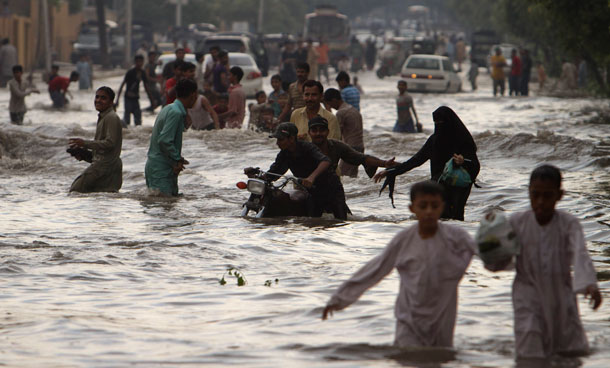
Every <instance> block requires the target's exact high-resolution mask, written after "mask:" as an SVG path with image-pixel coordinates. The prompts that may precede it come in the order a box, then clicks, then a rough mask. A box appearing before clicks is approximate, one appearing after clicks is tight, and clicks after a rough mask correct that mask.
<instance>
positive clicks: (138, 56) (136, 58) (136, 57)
mask: <svg viewBox="0 0 610 368" xmlns="http://www.w3.org/2000/svg"><path fill="white" fill-rule="evenodd" d="M133 60H134V61H138V60H142V61H144V55H136V56H134V57H133Z"/></svg>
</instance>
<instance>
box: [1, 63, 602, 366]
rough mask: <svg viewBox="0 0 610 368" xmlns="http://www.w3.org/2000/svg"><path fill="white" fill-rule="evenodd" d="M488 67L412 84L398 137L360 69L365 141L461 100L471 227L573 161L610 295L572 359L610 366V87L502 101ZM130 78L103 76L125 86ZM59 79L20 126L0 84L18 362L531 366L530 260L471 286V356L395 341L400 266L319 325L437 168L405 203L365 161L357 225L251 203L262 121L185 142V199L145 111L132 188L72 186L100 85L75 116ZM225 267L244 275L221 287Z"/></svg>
mask: <svg viewBox="0 0 610 368" xmlns="http://www.w3.org/2000/svg"><path fill="white" fill-rule="evenodd" d="M487 79H488V76H487V74H482V75H481V76H480V77H479V81H480V84H481V87H480V89H479V90H478V91H476V92H474V93H472V92H470V91H466V92H462V93H458V94H447V95H444V94H414V95H413V96H414V100H415V107H416V109H417V113H418V115H419V118H420V122H422V123H423V125H424V133H423V134H413V135H400V134H396V133H392V132H391V129H392V126H393V125H394V121H395V117H396V108H395V101H394V98H395V95H396V81H397V78H389V79H384V80H378V79H377V78H376V77H374V75H373V74H372V73H370V74H369V73H365V74H363V75H361V76H360V83H361V84H362V85H363V88H364V90H365V95H363V96H362V100H361V107H362V115H363V117H364V125H365V129H366V132H365V145H366V151H367V153H370V154H373V155H376V156H378V157H380V158H383V159H387V158H390V157H392V156H396V159H397V161H404V160H406V159H408V158H409V157H410V156H411V155H412V154H414V153H415V152H416V151H417V150H418V149H419V148H420V147H421V146H422V145H423V143H424V142H425V140H426V138H427V137H428V136H429V135H430V134H431V132H432V130H433V122H432V111H434V110H435V109H436V108H437V107H439V106H440V105H447V106H450V107H451V108H453V109H454V110H455V111H456V113H457V114H458V115H459V116H460V117H461V119H462V121H463V122H464V124H465V125H466V126H467V127H468V128H469V130H470V131H471V133H472V134H473V137H474V139H475V141H476V143H477V145H478V147H479V151H478V156H479V159H480V161H481V173H480V176H479V179H478V180H479V182H480V184H481V186H482V188H481V189H474V188H473V191H472V194H471V196H470V200H469V202H468V205H467V207H466V214H465V217H466V221H465V222H464V223H459V224H460V225H461V226H464V228H465V229H467V230H468V232H469V233H471V234H472V235H474V233H475V231H476V229H477V227H478V221H479V219H480V218H481V217H482V215H483V213H484V212H485V211H486V210H487V209H489V208H502V209H504V210H505V211H507V212H508V213H512V212H514V211H520V210H524V209H526V208H528V206H529V200H528V198H527V191H526V188H527V183H528V178H529V173H530V172H531V170H532V169H533V168H534V167H535V166H536V165H538V164H540V163H542V162H547V163H552V164H555V165H557V166H559V167H560V168H561V169H562V170H563V174H564V187H565V189H566V191H567V192H566V195H565V196H564V199H563V200H562V201H561V202H560V204H559V208H562V209H565V210H567V211H569V212H570V213H572V214H574V215H575V216H577V217H578V218H579V219H580V220H581V223H582V225H583V228H584V231H585V235H586V239H587V241H588V243H587V244H588V247H589V251H590V254H591V256H592V258H593V260H594V264H595V267H596V269H597V271H598V279H599V285H600V288H601V289H602V293H603V295H604V297H605V299H606V300H605V301H604V304H602V306H601V307H600V309H599V310H598V311H596V312H593V311H591V309H590V308H589V306H588V305H587V303H586V302H585V301H584V300H583V299H582V296H579V297H578V298H579V303H580V310H581V316H582V321H583V324H584V327H585V330H586V331H587V334H588V339H589V342H590V345H591V348H592V350H593V354H592V355H590V356H588V357H584V358H581V359H579V360H577V359H563V360H561V361H560V362H559V363H560V364H563V365H567V366H573V365H578V364H580V363H582V364H583V365H584V366H587V367H607V366H609V365H610V350H609V349H608V346H610V341H609V340H610V337H609V336H610V333H609V332H610V299H609V298H610V293H609V292H608V290H610V282H609V281H608V280H610V172H609V170H608V167H609V166H610V123H609V122H608V120H605V122H604V120H603V119H597V118H596V117H598V116H599V114H600V112H605V113H606V114H608V110H609V109H610V106H609V102H608V100H596V99H558V98H550V97H529V98H508V97H504V98H494V97H492V93H491V87H490V83H489V81H488V80H487ZM464 80H465V79H464ZM120 81H121V78H120V77H114V78H107V79H104V80H96V81H95V84H94V85H95V87H99V86H101V85H109V86H111V87H113V88H114V89H115V90H116V88H117V87H118V86H119V84H120ZM45 87H46V86H44V85H42V84H41V85H39V88H40V89H41V90H43V91H44V92H43V93H42V94H41V95H34V96H30V97H28V98H27V100H26V102H27V104H28V106H29V109H30V110H29V111H28V113H27V114H26V118H25V125H24V126H21V127H18V126H14V125H11V124H10V123H9V119H8V112H7V107H8V98H9V95H8V92H7V91H5V90H3V91H0V106H2V107H3V108H4V111H5V114H4V115H3V116H1V117H0V153H1V154H2V158H1V159H0V224H1V225H0V280H1V282H2V293H0V298H1V303H2V307H1V309H0V313H1V315H0V318H1V319H0V365H5V366H23V367H42V366H44V367H102V366H103V367H124V366H137V367H151V366H167V367H173V366H201V365H205V364H209V365H213V366H220V365H234V364H239V365H242V366H247V367H279V366H284V367H354V366H361V367H362V366H370V367H394V366H404V365H420V366H438V365H441V364H442V366H447V367H462V366H481V367H506V366H512V365H514V337H513V329H512V326H513V321H512V318H513V313H512V302H511V285H512V279H513V276H514V274H513V273H512V272H503V273H497V274H494V273H491V272H488V271H486V270H484V268H483V266H482V263H481V261H480V260H479V259H478V258H474V259H473V261H472V263H471V266H470V268H469V269H468V271H467V274H466V275H465V277H464V279H463V280H462V283H461V285H460V288H459V307H458V319H457V325H456V330H455V339H454V345H455V352H449V351H443V350H441V351H428V350H421V351H404V350H398V349H395V348H393V347H392V346H391V344H392V341H393V335H394V321H395V320H394V314H393V308H394V301H395V298H396V295H397V289H398V276H397V274H396V273H392V274H391V275H390V276H388V277H387V278H386V279H385V280H384V281H382V282H381V283H380V284H379V285H377V286H376V287H375V288H373V289H371V290H369V291H368V292H367V293H365V294H364V295H363V297H362V298H361V299H360V301H359V302H357V303H356V304H354V305H353V306H351V307H350V308H348V309H347V310H345V311H342V312H338V313H336V314H335V315H334V317H333V318H332V319H330V320H327V321H324V322H322V321H321V320H320V315H321V311H322V308H323V306H324V305H325V303H326V301H327V300H328V298H329V296H330V294H331V293H332V292H333V291H334V290H335V289H336V287H337V286H338V285H339V284H340V283H341V282H342V281H343V280H345V279H346V278H348V277H349V276H350V275H351V274H352V273H353V272H355V271H356V270H357V269H358V268H359V267H360V266H361V265H362V264H363V263H364V262H366V261H367V260H369V259H370V258H371V257H373V256H374V255H376V254H378V253H379V252H380V251H381V249H382V248H383V247H384V246H385V245H386V244H387V243H388V241H389V240H390V239H391V238H392V237H393V236H394V234H396V232H398V231H399V230H401V229H403V228H405V227H406V226H409V225H411V224H413V223H414V221H413V218H412V217H411V214H410V213H409V211H408V203H409V200H408V190H409V187H410V185H411V184H412V183H414V182H417V181H420V180H423V179H427V178H428V177H429V166H428V164H425V165H423V166H422V167H419V168H417V169H415V170H413V171H412V172H409V173H407V174H405V175H402V176H400V177H399V178H398V179H397V185H396V194H395V204H396V208H395V209H393V208H392V207H391V205H390V201H389V199H388V198H387V193H384V194H382V195H381V196H379V195H378V191H379V188H380V185H379V184H374V183H373V182H372V181H371V180H369V179H368V178H367V177H366V175H365V174H364V172H363V170H362V169H361V170H360V176H359V177H358V178H355V179H353V178H344V179H343V182H344V186H345V192H346V195H347V201H348V205H349V206H350V208H351V210H352V211H353V213H354V216H353V217H352V218H350V219H349V220H348V221H346V222H338V221H334V220H332V219H327V218H323V219H300V218H291V219H272V220H256V219H248V218H241V217H239V213H240V207H241V204H242V203H243V202H244V201H245V200H246V199H247V194H246V193H245V192H243V191H240V190H239V189H237V188H236V187H235V183H236V182H237V181H240V180H244V178H245V176H244V175H243V174H242V170H243V168H244V167H247V166H258V167H261V168H263V169H266V168H268V167H269V165H270V164H271V162H272V160H273V159H274V158H275V155H276V154H277V151H278V149H277V147H276V145H275V141H274V140H273V139H269V138H267V135H264V134H258V133H253V132H250V131H246V130H242V131H235V130H222V131H218V132H197V131H188V132H186V133H185V135H184V144H183V155H184V157H185V158H187V159H188V160H189V161H190V163H191V164H190V165H188V168H187V169H186V170H185V171H184V172H183V173H182V174H181V175H180V178H179V186H180V191H181V192H182V193H183V194H184V195H183V196H182V197H180V198H178V199H158V198H149V197H147V196H146V185H145V180H144V164H145V161H146V152H147V149H148V142H149V137H150V134H151V130H152V125H153V123H154V116H153V115H147V114H146V113H144V124H143V126H142V127H138V128H133V126H132V127H131V129H128V130H125V131H124V136H123V151H122V159H123V188H122V189H121V191H120V193H117V194H89V195H82V194H68V193H67V191H68V189H69V187H70V184H71V183H72V181H73V180H74V178H75V177H76V176H78V175H79V173H80V172H82V170H84V169H85V167H86V164H84V163H79V162H77V161H76V160H74V159H71V158H70V157H69V155H68V154H67V153H66V152H65V149H66V144H67V138H68V137H85V138H88V139H91V138H92V137H93V135H94V131H95V124H96V119H97V113H96V112H95V111H94V108H93V92H92V91H72V92H73V94H74V97H75V98H74V101H72V103H71V105H70V107H69V109H68V110H67V111H62V112H58V111H54V110H52V109H51V108H50V105H51V102H50V99H49V97H48V94H47V93H46V88H45ZM75 87H76V86H71V88H75ZM267 87H268V86H267ZM325 87H327V86H325ZM333 87H336V86H333ZM464 88H465V89H467V90H468V89H469V88H468V86H467V84H466V83H464ZM267 89H268V92H269V87H268V88H267ZM143 95H144V94H142V96H143ZM146 106H148V102H147V101H145V100H143V101H142V107H146ZM122 111H123V110H122V107H121V108H119V115H120V116H122V113H123V112H122ZM606 116H607V115H606ZM228 268H235V269H238V270H239V272H241V273H242V274H243V275H244V276H245V279H246V281H247V284H246V285H245V286H241V287H240V286H237V282H236V279H235V278H234V277H233V276H232V275H228V274H226V270H227V269H228ZM223 275H224V277H225V279H226V281H227V284H226V285H220V283H219V279H221V278H222V277H223Z"/></svg>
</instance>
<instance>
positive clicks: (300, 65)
mask: <svg viewBox="0 0 610 368" xmlns="http://www.w3.org/2000/svg"><path fill="white" fill-rule="evenodd" d="M297 69H303V70H305V71H306V72H307V73H309V64H308V63H298V64H297Z"/></svg>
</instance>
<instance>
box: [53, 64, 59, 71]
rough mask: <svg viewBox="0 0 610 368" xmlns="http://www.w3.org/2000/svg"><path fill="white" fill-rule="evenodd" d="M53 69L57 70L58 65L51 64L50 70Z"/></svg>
mask: <svg viewBox="0 0 610 368" xmlns="http://www.w3.org/2000/svg"><path fill="white" fill-rule="evenodd" d="M53 69H57V70H59V65H51V70H53Z"/></svg>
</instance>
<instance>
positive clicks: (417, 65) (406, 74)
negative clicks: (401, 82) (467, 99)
mask: <svg viewBox="0 0 610 368" xmlns="http://www.w3.org/2000/svg"><path fill="white" fill-rule="evenodd" d="M400 75H401V77H402V78H404V79H405V80H406V81H407V90H408V91H418V92H449V93H454V92H459V91H461V90H462V80H461V79H460V77H459V76H458V75H457V73H456V72H455V69H454V68H453V65H452V63H451V60H449V58H448V57H446V56H438V55H411V56H409V57H408V58H407V60H406V61H405V63H404V64H403V65H402V69H401V72H400Z"/></svg>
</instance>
